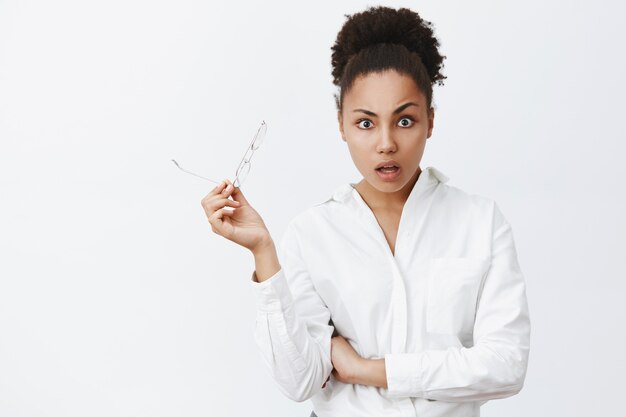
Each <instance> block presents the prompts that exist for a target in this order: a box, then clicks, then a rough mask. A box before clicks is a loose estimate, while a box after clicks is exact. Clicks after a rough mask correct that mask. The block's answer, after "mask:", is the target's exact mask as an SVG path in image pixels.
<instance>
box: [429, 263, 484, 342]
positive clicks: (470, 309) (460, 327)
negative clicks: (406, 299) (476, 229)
mask: <svg viewBox="0 0 626 417" xmlns="http://www.w3.org/2000/svg"><path fill="white" fill-rule="evenodd" d="M489 265H490V262H489V260H488V259H482V258H467V257H445V258H432V259H431V260H430V267H429V276H428V297H427V299H428V301H427V307H426V331H427V332H429V333H444V334H454V335H468V334H471V333H472V331H473V327H474V319H475V315H476V303H477V301H478V293H479V291H480V287H481V284H482V281H483V278H484V276H485V274H486V272H487V270H488V269H489Z"/></svg>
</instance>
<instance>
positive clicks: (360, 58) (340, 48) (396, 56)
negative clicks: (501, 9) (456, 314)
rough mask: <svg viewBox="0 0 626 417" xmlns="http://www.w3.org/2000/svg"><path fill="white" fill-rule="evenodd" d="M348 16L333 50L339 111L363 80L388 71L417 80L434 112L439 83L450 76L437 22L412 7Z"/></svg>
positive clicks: (373, 8)
mask: <svg viewBox="0 0 626 417" xmlns="http://www.w3.org/2000/svg"><path fill="white" fill-rule="evenodd" d="M344 16H345V17H347V18H348V19H347V21H346V22H345V23H344V25H343V27H342V28H341V30H340V31H339V33H338V34H337V39H336V40H335V44H334V45H333V46H332V47H331V50H332V60H331V63H332V67H333V70H332V76H333V84H335V85H336V86H338V87H339V90H340V94H339V95H337V94H335V104H336V105H337V110H339V111H341V109H342V108H343V98H344V96H345V94H346V93H347V92H348V91H349V90H350V88H351V87H352V85H353V84H354V81H355V79H356V78H357V77H358V76H360V75H367V74H369V73H371V72H382V71H384V70H387V69H395V70H396V71H398V72H399V73H401V74H406V75H408V76H410V77H412V78H413V80H414V81H415V83H416V85H417V87H418V88H419V89H420V90H421V91H422V92H423V93H424V95H425V96H426V104H427V109H430V108H431V106H432V95H433V89H432V86H433V84H434V83H435V82H436V83H438V84H439V85H443V80H444V79H445V78H446V77H445V76H444V75H442V74H441V68H442V67H443V60H444V58H445V56H442V55H440V54H439V51H438V50H437V48H438V46H439V41H438V40H437V39H436V38H435V36H434V35H433V29H432V23H431V22H428V21H425V20H424V19H422V18H421V17H420V16H419V15H418V14H417V13H416V12H414V11H412V10H410V9H407V8H400V9H398V10H396V9H392V8H389V7H384V6H373V7H370V8H368V9H367V10H365V11H363V12H359V13H355V14H353V15H347V14H346V15H344Z"/></svg>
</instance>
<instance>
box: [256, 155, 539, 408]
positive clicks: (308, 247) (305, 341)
mask: <svg viewBox="0 0 626 417" xmlns="http://www.w3.org/2000/svg"><path fill="white" fill-rule="evenodd" d="M447 181H448V177H447V176H446V175H444V174H443V173H442V172H441V171H439V170H437V169H435V168H434V167H428V168H426V169H424V170H422V172H421V173H420V175H419V178H418V180H417V182H416V184H415V185H414V187H413V189H412V190H411V193H410V195H409V197H408V199H407V201H406V202H405V205H404V207H403V209H402V214H401V217H400V224H399V228H398V235H397V238H396V244H395V254H394V253H392V252H391V249H390V247H389V244H388V243H387V241H386V239H385V236H384V233H383V230H382V229H381V227H380V225H379V224H378V222H377V220H376V217H375V216H374V213H373V212H372V211H371V209H370V208H369V206H368V205H367V204H366V203H365V201H364V200H363V199H362V197H361V195H360V194H359V193H358V191H357V190H356V189H355V188H354V185H356V184H355V183H346V184H344V185H342V186H341V187H339V188H337V189H336V190H335V192H334V193H333V194H332V197H331V198H330V199H328V200H327V201H325V202H323V203H320V204H317V205H314V206H312V207H309V208H308V209H307V210H305V211H303V212H302V213H300V214H298V215H296V216H295V217H294V218H293V219H292V220H291V221H290V222H289V223H288V225H287V228H286V229H285V232H284V234H283V237H282V239H281V240H280V242H279V244H278V245H277V250H278V256H279V260H280V263H281V269H280V270H279V271H278V272H277V273H276V274H274V275H272V276H271V277H270V278H268V279H267V280H265V281H263V282H258V281H257V280H256V274H255V272H253V273H252V279H251V281H250V282H251V286H252V287H253V288H254V289H255V292H256V300H257V302H258V304H257V316H256V327H255V333H254V337H255V341H256V343H257V345H258V348H259V349H260V352H261V356H262V358H263V360H264V362H265V364H266V366H267V369H268V370H269V372H270V374H271V376H272V378H273V380H274V381H275V382H276V383H277V385H278V387H279V389H280V391H281V392H283V394H285V395H286V396H287V397H288V398H290V399H292V400H294V401H298V402H301V401H305V400H307V399H311V401H312V403H313V410H314V411H315V413H316V414H317V415H318V417H357V416H377V417H380V416H398V417H400V416H406V417H409V416H411V417H420V416H429V417H437V416H446V417H455V416H459V417H460V416H463V417H468V416H479V415H480V406H481V405H482V404H484V403H485V402H487V401H488V400H490V399H495V398H504V397H508V396H511V395H514V394H516V393H518V392H519V391H520V390H521V388H522V386H523V383H524V379H525V376H526V369H527V363H528V354H529V350H530V317H529V312H528V304H527V300H526V284H525V280H524V276H523V274H522V272H521V270H520V266H519V264H518V260H517V254H516V249H515V243H514V240H513V232H512V229H511V225H510V224H509V223H508V221H507V220H506V219H505V218H504V216H503V214H502V212H501V211H500V209H499V207H498V205H497V204H496V203H495V201H493V200H492V199H489V198H487V197H484V196H480V195H476V194H469V193H466V192H465V191H463V190H461V189H459V188H457V187H454V186H451V185H449V184H445V183H446V182H447ZM335 330H336V332H337V333H338V334H340V335H341V336H343V337H344V338H346V339H347V341H348V342H349V343H350V345H351V346H352V347H353V348H354V349H355V351H356V352H357V353H358V354H359V355H360V356H362V357H363V358H367V359H380V358H384V359H385V368H386V377H387V388H380V387H374V386H370V385H361V384H344V383H342V382H340V381H338V380H337V379H335V378H334V376H333V375H332V374H331V371H332V369H333V366H332V362H331V354H330V347H331V343H330V340H331V337H332V336H333V335H334V333H333V332H334V331H335ZM329 376H330V380H329V381H328V383H327V384H326V386H325V387H324V388H322V384H324V382H325V381H326V379H327V378H328V377H329Z"/></svg>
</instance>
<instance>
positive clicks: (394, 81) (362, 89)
mask: <svg viewBox="0 0 626 417" xmlns="http://www.w3.org/2000/svg"><path fill="white" fill-rule="evenodd" d="M406 101H414V102H416V103H418V104H419V105H420V107H422V108H424V107H425V105H426V96H425V95H424V94H423V93H422V91H421V90H420V89H419V88H418V87H417V85H416V84H415V81H413V79H412V78H411V77H409V76H408V75H405V74H400V73H398V72H397V71H395V70H386V71H383V72H371V73H369V74H367V75H361V76H359V77H358V78H356V79H355V81H354V84H353V85H352V88H350V90H349V91H348V92H347V93H346V95H345V96H344V106H345V107H346V109H347V110H352V109H353V108H367V109H369V110H372V111H376V109H378V110H383V109H384V110H395V109H396V107H398V105H399V104H403V103H404V102H406Z"/></svg>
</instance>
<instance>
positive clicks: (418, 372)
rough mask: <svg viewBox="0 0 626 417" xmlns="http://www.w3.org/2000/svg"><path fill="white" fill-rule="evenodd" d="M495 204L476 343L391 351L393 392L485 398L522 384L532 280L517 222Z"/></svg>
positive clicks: (516, 389)
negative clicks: (521, 256) (522, 258)
mask: <svg viewBox="0 0 626 417" xmlns="http://www.w3.org/2000/svg"><path fill="white" fill-rule="evenodd" d="M493 207H494V210H493V213H494V216H493V227H492V231H493V233H492V258H491V265H490V267H489V270H488V271H487V273H486V276H485V279H484V281H483V287H482V289H481V292H480V293H479V300H478V305H477V310H476V317H475V322H474V345H473V346H472V347H469V348H466V347H460V348H457V347H450V348H447V349H444V350H424V351H420V352H416V353H388V354H385V356H384V357H385V369H386V376H387V387H388V388H387V396H389V397H422V398H427V399H430V400H440V401H449V402H462V401H481V402H482V403H484V402H486V401H488V400H491V399H496V398H505V397H509V396H512V395H514V394H517V393H518V392H519V391H520V390H521V389H522V386H523V384H524V379H525V377H526V370H527V364H528V355H529V351H530V317H529V311H528V303H527V299H526V284H525V280H524V276H523V275H522V272H521V270H520V266H519V264H518V260H517V254H516V249H515V243H514V239H513V231H512V229H511V225H510V224H509V223H508V222H507V221H506V219H505V218H504V216H503V215H502V213H501V212H500V209H499V208H498V206H497V204H496V203H495V202H494V203H493Z"/></svg>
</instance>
